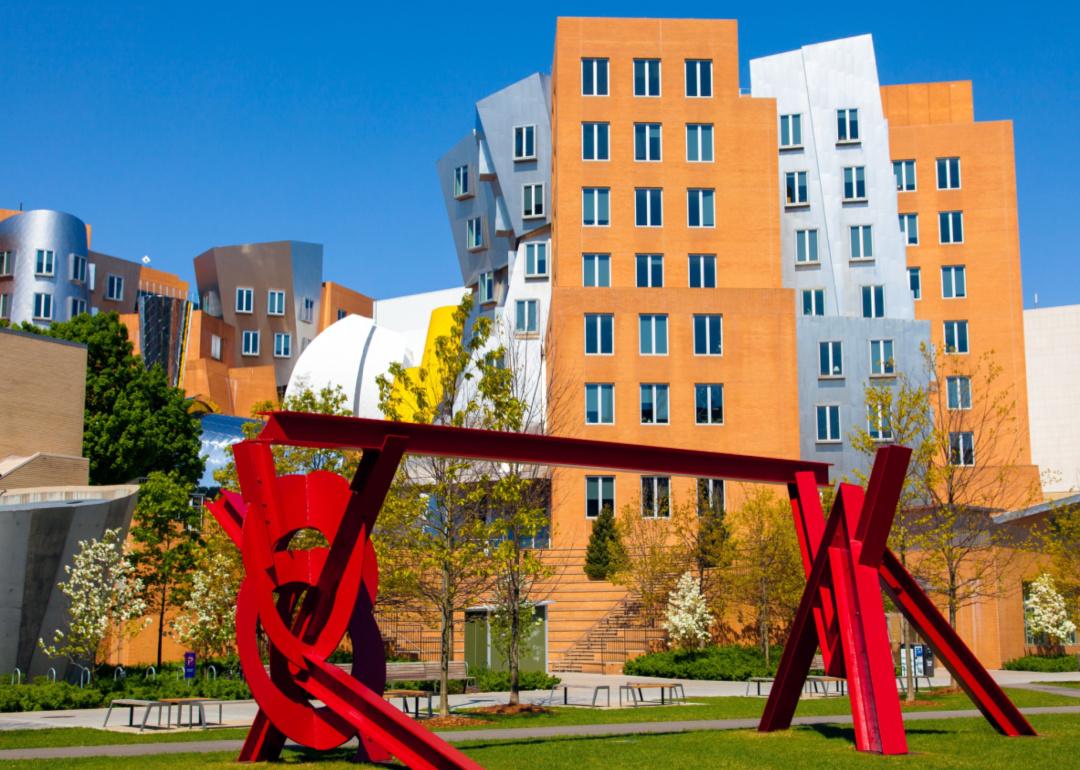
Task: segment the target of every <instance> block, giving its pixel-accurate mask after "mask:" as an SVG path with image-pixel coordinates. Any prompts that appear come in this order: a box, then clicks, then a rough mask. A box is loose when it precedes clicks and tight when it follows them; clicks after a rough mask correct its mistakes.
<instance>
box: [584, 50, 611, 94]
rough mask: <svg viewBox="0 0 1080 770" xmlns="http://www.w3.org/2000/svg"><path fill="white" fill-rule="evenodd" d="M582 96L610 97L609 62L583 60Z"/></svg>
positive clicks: (605, 60) (603, 60)
mask: <svg viewBox="0 0 1080 770" xmlns="http://www.w3.org/2000/svg"><path fill="white" fill-rule="evenodd" d="M581 95H582V96H607V95H608V60H607V59H586V58H583V59H582V60H581Z"/></svg>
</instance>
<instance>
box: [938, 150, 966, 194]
mask: <svg viewBox="0 0 1080 770" xmlns="http://www.w3.org/2000/svg"><path fill="white" fill-rule="evenodd" d="M937 188H938V189H939V190H959V189H960V159H959V158H938V159H937Z"/></svg>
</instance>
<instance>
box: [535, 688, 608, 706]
mask: <svg viewBox="0 0 1080 770" xmlns="http://www.w3.org/2000/svg"><path fill="white" fill-rule="evenodd" d="M571 687H574V688H577V689H579V690H592V691H593V694H592V703H591V704H590V705H591V706H592V707H594V708H595V707H596V699H597V698H598V697H599V696H600V691H601V690H603V691H604V694H605V695H607V705H608V707H610V706H611V688H610V687H609V686H608V685H606V684H598V685H596V686H595V687H593V686H592V685H588V684H557V685H554V686H553V687H552V688H551V692H550V693H549V694H548V705H549V706H550V705H552V704H553V703H554V702H555V691H556V690H562V694H563V705H564V706H569V705H570V688H571ZM574 705H575V706H578V705H585V704H578V703H575V704H574Z"/></svg>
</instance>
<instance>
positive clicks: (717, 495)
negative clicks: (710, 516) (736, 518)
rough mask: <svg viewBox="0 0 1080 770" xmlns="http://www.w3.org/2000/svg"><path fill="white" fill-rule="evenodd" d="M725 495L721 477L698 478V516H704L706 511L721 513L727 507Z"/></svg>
mask: <svg viewBox="0 0 1080 770" xmlns="http://www.w3.org/2000/svg"><path fill="white" fill-rule="evenodd" d="M726 497H727V495H726V494H725V489H724V480H723V479H698V480H697V499H698V506H697V512H698V516H704V515H705V514H706V513H723V512H724V511H725V510H726V509H727V501H726Z"/></svg>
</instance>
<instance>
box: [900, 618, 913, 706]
mask: <svg viewBox="0 0 1080 770" xmlns="http://www.w3.org/2000/svg"><path fill="white" fill-rule="evenodd" d="M911 631H912V629H911V624H910V623H908V620H907V618H905V617H903V616H901V617H900V640H901V653H900V654H901V655H902V656H903V657H904V663H903V666H904V669H905V674H904V700H906V701H907V702H908V703H914V702H915V656H914V654H912V650H911V648H912V642H913V641H914V637H915V634H913V633H912V632H911Z"/></svg>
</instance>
